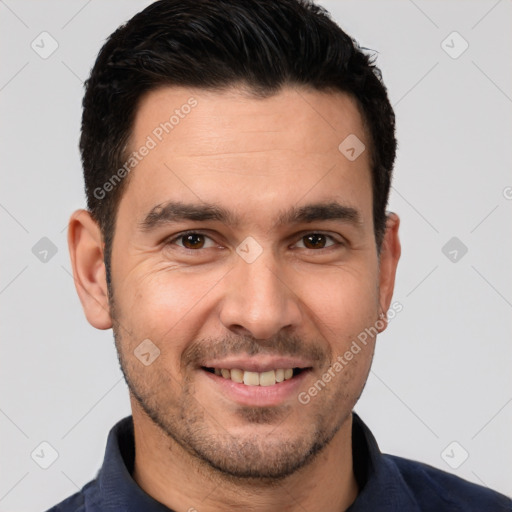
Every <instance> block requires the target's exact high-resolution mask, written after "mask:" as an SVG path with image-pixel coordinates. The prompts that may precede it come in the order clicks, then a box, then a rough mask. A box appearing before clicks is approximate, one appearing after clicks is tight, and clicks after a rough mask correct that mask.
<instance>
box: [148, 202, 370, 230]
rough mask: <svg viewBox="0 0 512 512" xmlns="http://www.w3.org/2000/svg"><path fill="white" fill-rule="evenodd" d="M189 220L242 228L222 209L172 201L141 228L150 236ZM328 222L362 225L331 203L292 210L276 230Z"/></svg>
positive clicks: (282, 216) (357, 216)
mask: <svg viewBox="0 0 512 512" xmlns="http://www.w3.org/2000/svg"><path fill="white" fill-rule="evenodd" d="M186 220H189V221H206V220H214V221H218V222H221V223H223V224H226V225H228V226H232V227H237V226H239V225H240V220H239V218H238V217H237V216H236V215H235V214H233V213H232V212H230V211H229V210H226V209H225V208H223V207H221V206H218V205H215V204H209V203H183V202H180V201H169V202H167V203H164V204H160V205H157V206H155V207H153V208H152V209H151V210H150V211H149V213H148V214H147V215H146V217H145V218H144V220H143V221H142V222H141V223H140V228H141V230H142V231H145V232H148V231H152V230H153V229H155V228H157V227H159V226H161V225H165V224H172V223H176V222H181V221H186ZM326 220H338V221H343V222H347V223H350V224H353V225H356V226H357V225H360V224H362V218H361V215H360V213H359V211H358V210H356V209H355V208H352V207H351V206H345V205H342V204H340V203H338V202H336V201H330V202H320V203H311V204H307V205H305V206H300V207H296V206H293V207H291V208H290V209H288V210H285V211H281V213H280V214H279V216H278V218H277V221H276V222H275V224H274V226H273V227H274V228H276V227H280V226H283V225H287V224H289V225H291V224H300V223H311V222H317V221H326Z"/></svg>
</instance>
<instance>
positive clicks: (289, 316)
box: [220, 251, 302, 340]
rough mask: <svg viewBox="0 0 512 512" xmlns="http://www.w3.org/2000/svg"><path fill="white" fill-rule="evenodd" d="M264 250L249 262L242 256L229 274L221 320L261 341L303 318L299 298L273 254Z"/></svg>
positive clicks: (236, 330) (292, 326)
mask: <svg viewBox="0 0 512 512" xmlns="http://www.w3.org/2000/svg"><path fill="white" fill-rule="evenodd" d="M265 252H267V254H268V253H269V252H270V251H264V253H263V254H261V255H260V257H259V258H258V259H257V260H256V261H254V262H252V263H247V262H246V261H244V260H243V259H242V258H240V259H239V260H238V261H237V262H236V264H235V268H234V269H233V270H232V271H231V272H229V274H228V275H227V276H226V282H225V295H224V298H223V301H222V305H221V311H220V320H221V322H222V324H223V325H224V326H225V327H226V329H229V330H230V331H232V332H234V333H236V334H238V335H250V336H252V337H253V338H255V339H258V340H266V339H269V338H271V337H272V336H275V335H277V334H278V333H279V331H280V330H281V329H287V328H288V329H293V328H295V327H297V326H298V325H299V324H300V322H301V319H302V313H301V308H300V299H299V297H298V296H297V294H296V293H295V292H294V290H293V285H292V284H291V283H289V282H287V279H286V277H285V274H284V273H283V272H282V271H281V272H280V271H279V266H278V265H276V264H275V262H274V258H273V256H272V255H270V254H269V255H268V256H267V255H266V254H265Z"/></svg>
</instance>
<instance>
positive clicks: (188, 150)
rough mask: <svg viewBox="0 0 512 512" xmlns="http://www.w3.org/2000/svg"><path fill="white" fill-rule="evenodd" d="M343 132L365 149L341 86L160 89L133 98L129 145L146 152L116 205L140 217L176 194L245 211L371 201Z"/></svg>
mask: <svg viewBox="0 0 512 512" xmlns="http://www.w3.org/2000/svg"><path fill="white" fill-rule="evenodd" d="M347 140H348V141H349V146H350V145H352V146H354V141H355V143H356V144H359V146H357V147H356V148H355V149H356V150H357V151H359V150H360V149H361V147H364V146H366V148H368V149H369V143H367V140H366V131H365V129H364V126H363V122H362V118H361V115H360V113H359V110H358V108H357V105H356V102H355V100H353V99H352V98H351V97H349V96H347V95H345V94H342V93H329V92H320V91H312V90H306V89H298V88H291V87H289V88H284V89H283V90H281V91H280V92H279V93H276V94H274V95H272V96H269V97H266V98H260V97H255V96H253V95H250V94H248V93H246V92H244V91H242V90H240V89H229V90H224V91H206V90H200V89H185V88H178V87H163V88H161V89H158V90H156V91H152V92H150V93H149V94H147V95H146V96H145V97H144V98H143V99H142V101H141V102H140V104H139V107H138V110H137V113H136V116H135V121H134V125H133V130H132V136H131V139H130V145H129V146H130V151H135V152H138V153H139V154H140V153H142V152H144V153H145V156H143V157H142V158H140V157H139V158H140V159H139V160H138V161H137V163H136V165H135V166H134V168H133V170H132V171H131V174H130V184H129V186H128V187H127V191H126V192H125V194H124V196H123V198H122V201H121V203H123V202H129V204H130V206H131V209H133V210H136V211H140V215H143V212H147V211H148V210H149V209H151V208H153V207H154V206H156V205H158V204H163V203H165V202H167V201H170V200H173V199H174V200H176V199H179V200H184V199H187V200H194V202H198V201H204V202H208V203H213V204H224V205H225V204H226V202H230V203H231V206H233V207H236V208H238V209H239V210H240V211H242V213H243V211H244V210H246V211H247V215H248V218H250V217H251V215H254V214H258V215H259V217H262V216H263V215H264V214H265V213H269V215H270V210H269V208H270V207H271V206H272V205H275V206H276V212H277V211H282V208H281V207H282V205H283V203H290V204H292V205H296V204H298V203H300V201H302V200H304V201H306V200H311V201H317V200H320V199H325V197H326V196H329V199H332V200H342V202H343V203H344V204H348V205H350V204H353V203H354V202H355V203H357V202H358V201H359V202H365V201H366V202H368V201H370V202H371V175H370V164H369V161H370V157H369V154H368V153H369V151H368V150H364V151H363V152H362V153H361V154H360V156H359V157H358V158H357V159H355V160H353V159H349V158H347V155H346V154H344V153H343V150H344V149H346V148H345V146H346V145H347V144H345V143H344V141H347ZM340 144H341V147H342V150H341V151H340ZM363 144H364V146H363ZM144 147H149V148H150V149H149V150H144V151H141V150H142V149H143V148H144ZM349 149H350V148H349ZM349 156H350V153H349ZM368 194H370V195H368ZM121 206H122V205H121ZM360 206H361V205H360ZM363 213H364V212H363Z"/></svg>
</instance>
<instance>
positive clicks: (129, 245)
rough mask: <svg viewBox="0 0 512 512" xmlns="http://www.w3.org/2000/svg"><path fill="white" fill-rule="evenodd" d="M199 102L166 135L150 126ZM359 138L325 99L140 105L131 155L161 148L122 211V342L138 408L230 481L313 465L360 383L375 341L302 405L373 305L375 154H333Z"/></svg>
mask: <svg viewBox="0 0 512 512" xmlns="http://www.w3.org/2000/svg"><path fill="white" fill-rule="evenodd" d="M191 97H193V98H194V99H195V100H196V101H197V105H196V106H194V107H193V108H191V109H183V110H181V111H180V112H181V114H182V116H183V117H181V116H180V120H179V122H178V123H176V124H175V125H174V127H173V128H172V130H169V133H168V134H167V133H165V131H164V132H163V134H162V133H160V131H158V130H157V131H156V132H155V129H156V128H157V127H158V126H159V125H160V123H162V122H165V121H167V120H168V119H169V117H170V115H171V114H172V113H173V111H174V110H175V109H180V107H181V106H182V105H184V104H187V101H188V100H189V99H190V98H191ZM189 110H190V113H188V114H186V115H183V112H184V111H189ZM155 133H160V135H161V139H162V140H161V141H159V140H158V138H157V137H156V136H155ZM351 134H354V135H356V136H357V137H358V138H359V139H360V140H361V141H363V142H365V143H366V146H367V148H368V147H369V143H367V142H366V141H367V137H366V132H365V130H364V128H363V125H362V120H361V117H360V115H359V113H358V110H357V108H356V106H355V103H354V102H353V101H352V100H351V99H350V98H349V97H347V96H345V95H342V94H332V93H331V94H328V93H321V92H318V91H305V90H293V89H291V88H287V89H284V90H283V91H282V92H280V93H279V94H276V95H274V96H272V97H269V98H266V99H258V98H254V97H250V96H248V95H243V94H241V93H240V92H239V91H236V90H231V91H229V92H222V93H221V92H207V91H202V90H199V91H198V90H193V91H190V90H185V89H180V88H170V87H169V88H162V89H160V90H157V91H153V92H152V93H150V94H149V95H147V96H146V97H145V98H144V99H143V101H142V102H141V104H140V106H139V108H138V111H137V116H136V119H135V124H134V128H133V136H132V139H131V141H130V148H131V150H136V149H138V148H140V147H141V146H143V145H144V144H147V141H148V139H147V137H148V136H151V137H152V139H153V140H154V141H155V142H156V143H157V144H156V147H154V148H153V149H151V150H150V151H149V153H148V155H147V156H145V157H144V158H143V159H142V161H141V162H140V163H139V164H138V165H137V167H136V168H135V169H134V170H133V171H132V174H131V176H130V181H129V184H128V186H127V188H126V190H125V192H124V194H123V196H122V199H121V202H120V205H119V210H118V216H117V221H116V232H115V238H114V243H113V248H112V286H113V300H114V303H113V306H114V308H113V310H112V315H113V320H114V333H115V337H116V345H117V348H118V351H119V355H120V360H121V364H122V367H123V371H124V373H125V376H126V378H127V381H128V384H129V386H130V390H131V392H132V395H133V396H134V397H136V402H134V403H136V404H137V406H138V407H140V409H141V410H144V411H145V413H147V414H148V416H149V417H150V418H152V420H153V421H154V422H155V423H156V424H157V425H159V426H160V427H161V429H162V430H163V431H164V432H165V433H166V434H167V435H168V436H169V439H173V440H174V441H175V442H177V443H178V444H179V445H180V446H181V447H183V448H184V449H185V450H187V452H189V453H191V454H193V455H194V456H197V457H199V459H201V460H202V461H205V462H207V463H208V464H209V465H210V466H213V467H216V468H218V469H220V470H222V471H223V472H225V473H229V474H231V475H237V476H257V477H272V478H279V477H282V476H285V475H288V474H290V473H292V472H293V471H295V470H296V469H298V468H299V467H301V466H304V465H305V464H306V463H307V462H308V461H310V460H312V458H313V456H314V455H315V454H316V453H318V452H319V451H320V450H321V449H322V448H323V447H324V446H326V444H328V443H329V441H331V439H333V437H334V436H335V434H336V433H337V432H338V431H339V429H340V427H341V426H342V425H343V423H344V422H345V421H346V420H347V418H348V417H349V414H350V412H351V410H352V408H353V406H354V404H355V403H356V401H357V399H358V398H359V396H360V394H361V392H362V389H363V387H364V384H365V381H366V379H367V375H368V372H369V368H370V363H371V359H372V354H373V350H374V339H371V338H369V339H368V342H367V344H366V345H365V346H362V350H361V351H360V352H359V353H357V354H355V355H354V357H353V358H352V359H351V360H350V361H348V362H346V364H344V365H343V368H342V370H339V371H332V370H331V376H332V375H334V377H331V379H330V382H327V383H325V379H324V384H325V385H320V386H319V385H318V384H317V388H321V389H320V390H319V391H318V393H317V394H316V396H312V395H308V396H310V398H311V399H310V400H309V403H307V404H304V403H301V401H300V400H299V395H300V394H301V393H302V395H301V396H303V397H304V392H306V393H307V392H308V390H309V389H310V388H311V387H312V386H314V385H315V383H316V382H317V381H318V380H319V379H322V376H323V375H324V374H325V372H326V371H327V370H328V369H329V367H330V366H331V365H332V364H333V363H334V362H335V361H336V360H337V358H338V356H343V355H344V354H345V353H346V352H347V351H348V350H349V349H350V347H351V344H352V342H353V341H354V340H355V339H356V338H357V336H358V334H360V333H361V332H363V331H364V330H365V328H368V327H370V326H374V325H375V323H376V321H377V320H378V318H379V313H380V311H381V309H380V304H381V303H382V299H383V297H382V291H381V290H380V286H379V284H380V282H379V279H380V277H379V276H380V274H379V260H378V255H377V249H376V245H375V236H374V226H373V220H372V190H371V173H370V155H369V151H368V150H366V151H364V152H363V153H362V154H361V155H360V156H359V157H358V158H357V159H355V160H354V161H351V160H350V159H348V158H347V157H346V156H345V155H344V154H342V152H340V150H339V149H338V146H339V145H340V143H341V142H342V141H343V140H344V139H345V138H346V137H347V136H349V135H351ZM171 203H181V204H182V205H195V206H196V207H197V208H199V209H204V208H206V206H207V205H210V206H213V207H215V208H217V210H215V209H214V208H209V209H206V210H205V211H209V212H214V211H217V212H222V213H225V214H229V218H220V217H219V216H217V215H211V216H210V218H204V217H203V220H197V217H196V220H193V219H190V218H186V216H185V218H182V217H181V216H174V217H173V215H175V214H176V213H180V212H181V213H184V209H182V210H181V211H177V209H176V208H175V209H174V210H172V209H168V210H166V209H165V207H166V206H167V205H169V204H171ZM336 204H337V205H339V206H340V208H333V205H336ZM322 205H323V206H325V205H330V208H322ZM308 207H311V208H309V209H308ZM294 213H299V214H300V213H302V215H295V216H294V215H293V214H294ZM186 231H188V232H190V233H189V234H188V235H184V234H183V233H184V232H186ZM386 301H387V304H385V305H384V304H383V307H384V308H386V307H387V306H388V305H389V300H388V299H387V298H384V300H383V302H386ZM143 340H151V342H148V341H144V344H143V345H141V347H142V348H141V349H138V350H136V349H137V347H138V346H139V345H140V344H141V343H142V342H143ZM154 346H156V347H158V349H159V350H160V354H159V356H158V357H157V358H156V359H154V361H153V362H152V363H151V364H149V365H145V364H143V363H142V362H141V360H140V359H139V358H138V357H136V354H135V353H134V351H135V352H136V353H137V354H139V356H140V352H141V351H142V352H143V353H144V354H146V355H144V356H143V357H142V358H141V359H143V360H144V359H145V360H147V361H151V360H152V359H153V357H154V356H155V355H156V352H155V347H154ZM147 361H146V362H147ZM291 369H295V370H294V376H293V377H291V378H289V377H290V376H289V373H290V371H291ZM220 370H222V371H223V373H224V374H225V375H226V376H228V375H229V376H230V378H225V377H224V376H222V375H218V373H220ZM227 370H230V371H229V372H227ZM232 370H234V371H232ZM237 370H238V371H237ZM244 370H246V371H247V373H245V372H244ZM275 370H279V371H277V372H276V371H275ZM282 370H288V371H285V372H282ZM283 373H284V375H285V376H286V377H288V378H286V379H285V380H284V381H282V382H276V378H277V380H281V379H282V378H283ZM240 380H245V383H244V382H237V381H240ZM258 381H261V383H260V385H251V384H255V383H256V382H258ZM304 401H305V400H302V402H304ZM135 416H136V411H134V417H135ZM135 421H137V418H135Z"/></svg>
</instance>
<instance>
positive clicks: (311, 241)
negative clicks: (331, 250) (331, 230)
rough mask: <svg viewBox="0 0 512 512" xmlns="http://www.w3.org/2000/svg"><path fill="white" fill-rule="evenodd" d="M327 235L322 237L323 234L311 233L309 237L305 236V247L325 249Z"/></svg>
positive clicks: (303, 238)
mask: <svg viewBox="0 0 512 512" xmlns="http://www.w3.org/2000/svg"><path fill="white" fill-rule="evenodd" d="M326 238H327V236H326V235H322V234H321V233H311V234H309V235H306V236H303V237H302V240H303V241H304V246H305V247H306V248H307V249H323V248H324V247H325V244H326V241H327V240H326Z"/></svg>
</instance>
